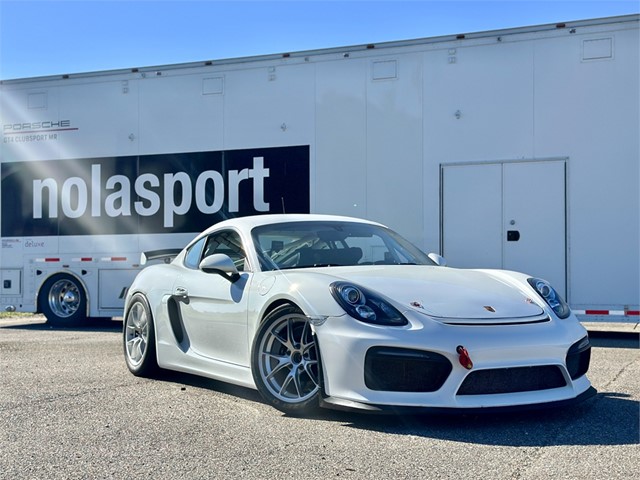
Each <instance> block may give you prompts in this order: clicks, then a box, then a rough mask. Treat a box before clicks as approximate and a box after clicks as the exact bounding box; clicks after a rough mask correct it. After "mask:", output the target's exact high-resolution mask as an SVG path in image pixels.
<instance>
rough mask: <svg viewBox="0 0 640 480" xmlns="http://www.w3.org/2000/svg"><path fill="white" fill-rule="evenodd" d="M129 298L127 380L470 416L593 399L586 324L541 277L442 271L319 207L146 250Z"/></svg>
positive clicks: (437, 263) (403, 244)
mask: <svg viewBox="0 0 640 480" xmlns="http://www.w3.org/2000/svg"><path fill="white" fill-rule="evenodd" d="M147 257H148V259H149V260H153V259H154V258H155V259H156V260H157V259H162V258H163V257H164V260H165V262H164V263H162V262H161V261H158V262H156V263H157V264H153V265H149V266H147V267H146V268H144V269H143V270H142V271H141V272H140V273H139V274H138V276H137V277H136V279H135V281H134V282H133V284H132V285H131V288H130V289H129V291H128V294H127V298H126V304H125V318H124V329H123V343H124V354H125V359H126V363H127V366H128V368H129V370H130V371H131V372H132V373H133V374H134V375H139V376H151V375H152V374H154V373H156V370H157V369H158V368H162V369H170V370H178V371H182V372H188V373H192V374H196V375H203V376H206V377H210V378H213V379H218V380H223V381H226V382H230V383H234V384H238V385H243V386H246V387H250V388H257V390H258V391H259V392H260V394H261V395H262V396H263V397H264V399H265V400H266V401H267V402H268V403H270V404H271V405H273V406H274V407H276V408H278V409H280V410H282V411H284V412H286V413H289V414H303V413H306V412H309V411H310V410H312V409H314V408H316V407H318V406H319V405H320V406H334V407H346V408H363V409H367V410H375V411H380V410H383V411H384V410H397V409H399V408H401V407H422V408H428V409H435V410H438V411H439V410H440V409H447V410H449V411H470V410H480V409H483V410H485V411H486V409H495V408H507V409H508V408H514V407H515V408H522V407H525V408H532V407H536V406H550V405H554V406H555V405H565V404H570V403H574V402H576V401H579V400H583V399H585V398H588V397H590V396H592V395H594V394H595V389H594V388H593V387H592V386H591V384H590V382H589V380H588V379H587V376H586V372H587V369H588V368H589V360H590V352H591V348H590V344H589V338H588V335H587V332H586V330H585V329H584V328H583V327H582V325H581V324H580V323H579V322H578V320H577V319H576V317H575V316H574V314H573V313H572V312H571V310H570V309H569V307H568V306H567V304H566V303H565V302H564V300H563V299H562V298H561V297H560V296H559V295H558V293H557V292H556V291H555V290H554V289H553V287H552V286H551V285H549V284H548V283H547V282H546V281H544V280H542V279H538V278H531V277H530V276H527V275H524V274H521V273H515V272H507V271H501V270H463V269H456V268H449V267H446V266H445V265H444V264H445V262H444V259H442V258H441V257H439V256H437V255H435V254H429V255H426V254H424V253H423V252H421V251H420V250H419V249H418V248H416V247H415V246H413V245H412V244H411V243H409V242H408V241H407V240H405V239H403V238H402V237H401V236H399V235H398V234H396V233H394V232H393V231H391V230H389V229H387V228H386V227H384V226H382V225H379V224H376V223H372V222H369V221H364V220H359V219H353V218H345V217H335V216H324V215H264V216H256V217H244V218H238V219H233V220H227V221H224V222H221V223H218V224H216V225H215V226H213V227H211V228H209V229H208V230H206V231H205V232H203V233H202V234H200V235H199V236H197V237H196V238H195V239H194V240H193V241H192V242H191V243H190V244H189V245H188V246H187V247H186V248H184V249H183V250H181V251H179V253H178V252H177V251H174V252H170V251H161V252H148V253H147Z"/></svg>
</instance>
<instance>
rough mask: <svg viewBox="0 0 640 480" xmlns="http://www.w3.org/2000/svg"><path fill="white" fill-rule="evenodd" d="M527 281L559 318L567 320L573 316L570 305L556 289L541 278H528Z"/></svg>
mask: <svg viewBox="0 0 640 480" xmlns="http://www.w3.org/2000/svg"><path fill="white" fill-rule="evenodd" d="M527 281H528V282H529V285H531V286H532V287H533V288H534V289H535V291H536V292H538V294H539V295H540V296H541V297H542V298H544V301H545V302H547V304H548V305H549V306H550V307H551V309H552V310H553V311H554V312H555V314H556V315H557V316H558V317H559V318H567V317H568V316H569V315H571V309H570V308H569V305H567V303H566V302H565V301H564V300H563V299H562V297H561V296H560V295H559V294H558V292H556V291H555V290H554V288H553V287H552V286H551V285H550V284H549V282H547V281H545V280H541V279H539V278H528V279H527Z"/></svg>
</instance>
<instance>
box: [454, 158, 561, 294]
mask: <svg viewBox="0 0 640 480" xmlns="http://www.w3.org/2000/svg"><path fill="white" fill-rule="evenodd" d="M441 192H442V205H441V211H442V222H441V235H442V252H443V255H444V256H445V258H446V259H447V263H448V264H449V265H450V266H452V267H464V268H499V269H505V270H515V271H519V272H524V273H527V274H530V275H532V276H536V277H540V278H544V279H546V280H548V281H549V282H551V284H552V285H553V286H554V287H555V288H556V289H557V290H558V291H559V292H560V293H561V294H562V295H563V296H564V297H565V298H566V208H565V162H564V161H545V162H519V163H495V164H473V165H447V166H443V167H442V175H441Z"/></svg>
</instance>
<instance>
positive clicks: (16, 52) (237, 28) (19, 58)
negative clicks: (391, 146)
mask: <svg viewBox="0 0 640 480" xmlns="http://www.w3.org/2000/svg"><path fill="white" fill-rule="evenodd" d="M637 13H640V0H533V1H532V0H494V1H484V0H448V1H443V0H413V1H383V0H380V1H371V0H352V1H339V0H335V1H333V0H325V1H313V0H308V1H307V0H295V1H294V0H288V1H268V0H262V1H249V0H235V1H218V0H194V1H189V0H187V1H174V0H136V1H129V0H110V1H100V0H65V1H60V0H41V1H32V0H19V1H15V0H0V80H7V79H15V78H26V77H38V76H46V75H61V74H72V73H80V72H93V71H102V70H113V69H122V68H135V67H148V66H159V65H167V64H176V63H185V62H200V61H205V60H220V59H226V58H235V57H247V56H255V55H264V54H275V53H285V52H296V51H302V50H314V49H321V48H330V47H341V46H351V45H362V44H370V43H381V42H388V41H396V40H407V39H414V38H424V37H436V36H441V35H455V34H459V33H471V32H481V31H487V30H496V29H503V28H513V27H523V26H531V25H541V24H553V23H559V22H569V21H574V20H585V19H591V18H600V17H611V16H618V15H628V14H637Z"/></svg>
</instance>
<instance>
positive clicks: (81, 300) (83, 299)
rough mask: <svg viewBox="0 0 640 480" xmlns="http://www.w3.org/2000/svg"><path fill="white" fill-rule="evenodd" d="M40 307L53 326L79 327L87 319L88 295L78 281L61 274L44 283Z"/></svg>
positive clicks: (41, 290)
mask: <svg viewBox="0 0 640 480" xmlns="http://www.w3.org/2000/svg"><path fill="white" fill-rule="evenodd" d="M38 307H39V308H38V309H39V311H40V312H42V313H43V314H44V316H45V317H47V321H48V322H49V323H50V324H52V325H56V326H60V327H73V326H78V325H81V324H82V323H84V322H85V320H86V319H87V294H86V293H85V291H84V288H83V287H82V285H81V284H80V282H79V281H78V279H76V278H74V277H73V276H71V275H68V274H66V273H61V274H58V275H54V276H52V277H51V278H48V279H47V280H46V281H45V282H44V284H43V285H42V288H41V289H40V294H39V296H38Z"/></svg>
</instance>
